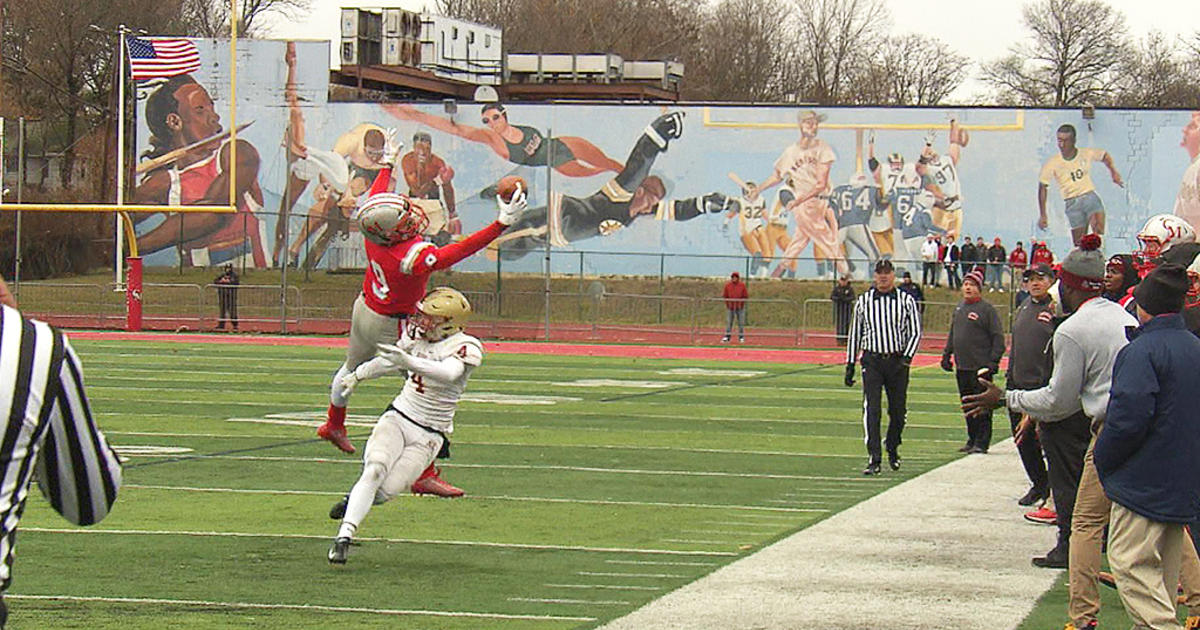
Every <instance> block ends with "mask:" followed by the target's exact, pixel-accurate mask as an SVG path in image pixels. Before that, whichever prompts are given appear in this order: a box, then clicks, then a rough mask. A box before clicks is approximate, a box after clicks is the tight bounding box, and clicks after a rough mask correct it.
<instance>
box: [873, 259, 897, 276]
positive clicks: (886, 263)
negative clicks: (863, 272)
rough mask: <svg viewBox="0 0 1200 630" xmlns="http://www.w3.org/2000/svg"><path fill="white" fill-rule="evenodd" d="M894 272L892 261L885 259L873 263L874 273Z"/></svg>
mask: <svg viewBox="0 0 1200 630" xmlns="http://www.w3.org/2000/svg"><path fill="white" fill-rule="evenodd" d="M895 270H896V268H895V267H893V266H892V261H890V260H888V259H886V258H885V259H883V260H880V261H879V262H877V263H875V273H892V272H894V271H895Z"/></svg>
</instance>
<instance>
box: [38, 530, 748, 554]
mask: <svg viewBox="0 0 1200 630" xmlns="http://www.w3.org/2000/svg"><path fill="white" fill-rule="evenodd" d="M21 529H22V531H26V532H42V533H46V534H111V535H115V536H195V537H204V538H210V537H211V538H285V539H299V540H329V537H328V536H317V535H313V534H274V533H259V532H200V531H187V530H153V529H63V528H58V527H22V528H21ZM356 540H358V541H359V542H386V543H408V544H414V545H455V546H462V547H497V548H501V549H534V550H549V551H589V552H598V553H644V554H651V555H679V556H694V555H700V556H736V555H737V554H736V553H731V552H727V551H673V550H670V549H633V548H628V547H585V546H582V545H534V544H527V543H500V542H488V541H482V540H431V539H420V538H384V537H369V536H364V537H361V538H357V539H356Z"/></svg>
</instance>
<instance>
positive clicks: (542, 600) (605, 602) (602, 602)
mask: <svg viewBox="0 0 1200 630" xmlns="http://www.w3.org/2000/svg"><path fill="white" fill-rule="evenodd" d="M508 601H510V602H533V603H535V604H588V605H591V606H627V605H629V604H632V603H633V602H626V601H621V600H619V599H551V598H547V597H509V598H508Z"/></svg>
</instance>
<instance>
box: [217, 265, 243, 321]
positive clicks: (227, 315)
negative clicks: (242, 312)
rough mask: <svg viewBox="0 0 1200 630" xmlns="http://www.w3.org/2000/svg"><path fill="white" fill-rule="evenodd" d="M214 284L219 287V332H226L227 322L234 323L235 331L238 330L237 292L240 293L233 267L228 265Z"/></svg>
mask: <svg viewBox="0 0 1200 630" xmlns="http://www.w3.org/2000/svg"><path fill="white" fill-rule="evenodd" d="M213 284H215V285H217V305H218V308H219V309H220V315H218V316H217V330H225V320H229V321H230V322H232V323H233V329H234V330H237V329H238V313H237V300H238V298H237V292H238V284H239V282H238V275H237V272H236V271H234V270H233V265H231V264H226V265H225V270H224V271H223V272H222V273H221V275H219V276H217V279H216V280H213Z"/></svg>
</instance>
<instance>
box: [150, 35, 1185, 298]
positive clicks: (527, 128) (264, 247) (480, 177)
mask: <svg viewBox="0 0 1200 630" xmlns="http://www.w3.org/2000/svg"><path fill="white" fill-rule="evenodd" d="M195 43H196V45H197V47H198V49H199V51H200V57H201V69H200V70H199V71H197V72H194V73H192V74H186V75H179V76H175V77H172V78H170V79H167V80H165V81H164V80H159V81H158V82H149V83H148V84H146V85H142V86H139V90H138V95H139V100H138V135H137V146H138V155H139V158H140V159H139V166H138V169H139V173H138V182H139V183H138V185H137V188H136V195H135V196H136V198H137V201H138V202H141V203H182V204H211V203H220V204H224V203H227V199H228V190H229V183H228V174H229V173H230V172H231V169H230V165H229V153H230V151H229V143H228V136H227V134H228V132H227V127H228V120H227V119H228V118H229V114H228V108H229V100H230V99H231V98H232V97H233V94H232V93H231V90H230V85H229V73H228V55H229V53H228V42H227V41H226V42H221V41H219V40H195ZM327 46H328V44H327V43H325V42H295V43H289V42H282V41H243V42H239V48H238V62H237V86H236V101H237V102H236V119H237V124H238V126H239V131H238V135H237V138H238V148H237V152H236V153H237V163H236V168H235V169H234V170H235V171H236V173H237V177H236V182H237V191H236V198H237V200H238V208H239V212H238V213H236V214H208V213H202V214H190V213H189V214H169V215H163V214H151V215H146V216H142V217H141V220H140V222H139V223H138V228H137V230H138V234H139V238H138V244H139V248H140V249H141V251H142V253H143V254H144V255H145V256H146V261H147V264H149V265H164V264H177V263H178V262H179V261H180V257H182V258H183V261H184V262H185V263H187V264H195V265H207V264H216V263H220V262H226V261H231V260H239V259H242V260H244V262H246V264H248V265H253V266H258V267H268V266H277V265H280V264H282V263H283V262H284V261H288V262H291V263H295V264H300V265H311V266H322V267H328V266H333V267H344V266H354V265H355V264H361V261H359V260H358V259H356V256H357V255H358V254H357V252H358V251H359V246H358V244H359V243H360V242H361V240H360V237H359V236H358V235H357V234H355V233H354V231H353V227H352V226H351V225H350V221H349V220H348V217H349V216H350V213H351V211H352V209H353V207H354V204H355V202H356V201H357V198H358V196H359V195H361V194H362V192H363V191H364V190H366V188H367V187H368V186H369V185H370V183H371V181H372V179H373V178H374V175H375V173H376V172H377V171H378V169H379V160H380V158H381V157H382V151H381V149H382V146H383V141H384V131H385V130H386V129H387V128H393V127H394V128H397V129H398V130H399V137H400V138H401V139H403V140H404V141H405V144H406V147H405V149H406V150H405V155H404V157H403V160H402V163H401V166H402V170H403V181H402V182H399V185H398V188H399V191H400V192H403V193H406V194H410V195H412V196H414V197H419V198H422V199H424V200H425V201H423V202H422V205H423V207H425V208H426V209H427V212H428V214H430V217H431V219H432V220H431V228H430V234H429V236H430V238H433V239H434V240H439V241H445V240H448V239H450V238H453V237H454V236H455V235H457V234H463V233H469V232H471V231H473V230H475V229H478V228H480V227H482V226H484V225H486V224H487V223H489V222H490V221H492V220H493V218H494V217H495V205H494V203H493V201H492V199H491V195H492V194H493V190H494V189H492V188H491V187H492V186H493V185H494V184H495V182H496V181H498V180H499V179H500V178H501V177H503V176H505V175H509V174H519V175H521V176H523V177H524V178H525V179H526V180H527V181H529V182H530V183H531V188H532V190H531V195H530V211H529V213H528V214H527V215H526V216H525V217H524V218H523V219H522V220H521V221H520V222H519V223H518V224H516V225H514V226H512V227H511V228H510V229H509V231H508V232H506V234H505V235H504V236H503V237H501V241H502V242H500V244H499V247H498V249H497V248H493V249H491V250H488V251H485V252H481V253H479V254H477V255H476V256H474V257H472V258H471V259H469V260H467V261H464V262H463V263H461V264H460V265H459V267H460V268H462V269H464V270H475V271H484V270H494V269H495V268H496V264H497V263H496V259H497V257H499V258H500V260H501V263H502V265H503V268H504V269H505V270H511V271H539V270H541V269H542V265H543V261H544V256H543V253H544V251H545V248H546V246H547V242H548V243H549V245H550V248H551V250H552V251H553V253H554V255H553V257H552V261H553V265H554V267H555V268H556V270H563V271H577V270H578V268H579V265H580V257H579V256H578V254H572V253H574V252H580V251H583V252H588V254H587V255H585V256H583V257H582V259H583V265H584V271H585V272H588V273H600V274H647V273H650V274H654V273H657V272H658V264H659V263H658V262H657V257H658V255H659V254H667V255H668V256H669V257H670V258H671V260H673V261H675V263H674V265H673V266H672V268H671V273H675V274H693V275H723V274H725V273H727V272H728V270H729V269H730V268H741V264H744V263H739V261H735V260H731V258H730V257H735V256H738V257H744V258H752V260H753V262H752V269H751V270H752V271H753V272H754V273H755V274H756V275H777V276H778V275H784V276H791V275H793V274H795V275H798V276H802V277H811V276H814V275H816V274H818V273H825V274H831V273H833V272H834V271H836V270H845V269H847V263H846V259H850V260H857V261H859V264H858V265H857V267H858V268H859V269H864V268H865V265H862V264H861V261H863V260H865V259H872V258H875V257H880V256H891V257H893V258H894V259H896V260H901V261H902V260H919V259H920V253H919V247H920V244H921V243H922V242H924V241H925V240H926V239H927V238H928V237H930V236H933V235H936V236H938V237H940V238H942V239H943V240H945V239H948V238H957V239H959V241H960V242H961V239H962V238H963V237H970V238H972V239H975V238H982V239H983V241H984V242H985V243H988V244H991V242H992V241H993V239H995V238H999V239H1001V241H1002V242H1003V243H1004V245H1005V246H1006V247H1007V248H1009V249H1011V248H1012V246H1013V245H1015V243H1016V242H1017V241H1022V242H1023V244H1024V245H1025V247H1026V249H1028V247H1029V244H1030V242H1031V241H1033V240H1037V241H1045V242H1046V243H1047V245H1048V246H1049V247H1050V249H1051V250H1052V251H1054V252H1055V253H1056V254H1057V255H1059V256H1061V255H1063V254H1065V252H1066V251H1067V250H1068V249H1069V247H1070V245H1071V242H1072V238H1073V236H1074V237H1076V238H1077V237H1078V236H1079V235H1082V234H1083V233H1085V232H1087V231H1098V232H1102V233H1104V234H1105V235H1106V247H1105V248H1106V250H1108V251H1109V252H1117V251H1129V250H1131V249H1132V248H1133V247H1134V245H1135V241H1134V235H1135V234H1136V232H1137V231H1138V229H1139V228H1140V227H1141V226H1142V224H1143V223H1144V221H1145V220H1146V218H1148V217H1149V216H1151V215H1153V214H1158V213H1177V214H1180V215H1181V216H1184V217H1186V218H1187V219H1188V220H1189V221H1191V222H1192V224H1193V226H1197V227H1200V162H1197V160H1196V156H1197V154H1198V153H1200V112H1189V111H1121V110H1099V111H1096V112H1095V117H1094V118H1092V119H1084V118H1083V116H1082V113H1081V112H1080V111H1079V110H1016V109H1000V108H945V109H931V108H920V109H918V108H809V107H795V106H792V107H784V106H759V107H734V106H719V107H718V106H713V107H706V106H683V107H664V106H659V105H620V104H613V105H590V104H589V105H566V104H554V105H547V104H540V105H538V104H530V105H522V104H509V105H498V104H493V105H483V104H471V103H459V104H458V106H457V111H456V112H455V113H452V114H451V113H447V112H446V111H445V108H444V106H443V104H442V103H430V104H414V105H408V104H398V105H396V104H394V105H382V104H367V103H353V104H349V103H329V102H327V100H326V94H327V76H328V72H327V62H326V60H327V59H328V50H327ZM1068 125H1069V127H1068ZM243 127H244V128H243ZM206 140H207V142H205V141H206ZM1043 207H1044V213H1043V210H1042V208H1043ZM1043 216H1044V218H1043ZM181 235H182V237H181ZM181 238H182V240H183V243H184V245H183V247H177V246H176V243H177V242H179V241H180V240H181ZM593 252H594V253H595V254H593ZM627 253H636V254H642V255H640V256H631V255H617V254H627ZM650 257H653V258H650ZM722 257H724V258H722ZM789 257H799V258H801V260H800V261H799V263H798V264H797V262H796V261H789V260H787V259H788V258H789ZM649 260H654V262H652V263H651V262H649ZM648 265H653V266H652V267H649V266H648ZM559 267H561V269H558V268H559ZM860 273H861V272H860Z"/></svg>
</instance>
